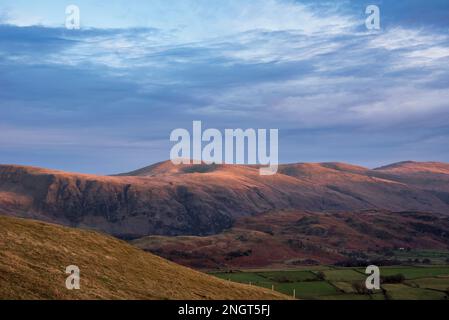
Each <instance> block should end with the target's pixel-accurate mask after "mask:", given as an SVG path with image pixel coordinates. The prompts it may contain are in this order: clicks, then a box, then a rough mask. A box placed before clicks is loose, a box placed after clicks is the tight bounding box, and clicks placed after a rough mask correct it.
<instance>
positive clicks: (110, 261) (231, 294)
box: [0, 217, 285, 299]
mask: <svg viewBox="0 0 449 320" xmlns="http://www.w3.org/2000/svg"><path fill="white" fill-rule="evenodd" d="M69 265H76V266H78V267H79V268H80V270H81V289H80V290H68V289H66V287H65V280H66V277H67V276H68V275H66V274H65V268H66V267H67V266H69ZM283 298H285V297H284V296H282V295H280V294H277V293H275V292H271V291H268V290H265V289H260V288H257V287H251V286H245V285H239V284H236V283H231V282H227V281H222V280H219V279H216V278H214V277H211V276H208V275H206V274H203V273H199V272H196V271H194V270H191V269H188V268H185V267H182V266H179V265H176V264H174V263H172V262H169V261H167V260H164V259H162V258H159V257H157V256H154V255H152V254H149V253H145V252H143V251H141V250H139V249H136V248H134V247H132V246H130V245H128V244H126V243H125V242H122V241H120V240H117V239H114V238H112V237H109V236H105V235H102V234H99V233H96V232H92V231H84V230H77V229H71V228H66V227H60V226H55V225H51V224H46V223H42V222H36V221H32V220H22V219H17V218H10V217H0V299H283Z"/></svg>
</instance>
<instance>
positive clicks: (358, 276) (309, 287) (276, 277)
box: [212, 265, 449, 300]
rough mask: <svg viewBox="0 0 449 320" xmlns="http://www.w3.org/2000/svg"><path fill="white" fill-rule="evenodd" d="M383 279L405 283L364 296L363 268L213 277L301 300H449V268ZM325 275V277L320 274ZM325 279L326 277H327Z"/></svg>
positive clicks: (409, 270) (386, 272)
mask: <svg viewBox="0 0 449 320" xmlns="http://www.w3.org/2000/svg"><path fill="white" fill-rule="evenodd" d="M380 270H381V276H391V275H397V274H402V275H403V276H404V278H405V279H404V281H402V283H383V284H382V288H381V290H377V291H375V292H366V293H360V292H358V290H357V289H356V287H355V286H354V283H364V282H365V279H366V277H367V275H365V273H364V271H365V270H364V269H361V268H340V267H333V266H321V267H320V268H315V267H313V268H310V270H307V269H306V268H304V267H301V268H300V269H298V270H276V271H269V270H248V271H234V272H221V273H212V274H213V275H215V276H217V277H219V278H222V279H225V280H229V281H234V282H240V283H246V284H251V285H256V286H260V287H264V288H268V289H274V290H276V291H279V292H282V293H284V294H287V295H290V296H293V294H295V297H296V298H298V299H313V300H316V299H318V300H447V299H449V266H448V265H445V266H436V265H432V266H397V267H381V268H380ZM320 272H321V274H320ZM323 276H324V277H323Z"/></svg>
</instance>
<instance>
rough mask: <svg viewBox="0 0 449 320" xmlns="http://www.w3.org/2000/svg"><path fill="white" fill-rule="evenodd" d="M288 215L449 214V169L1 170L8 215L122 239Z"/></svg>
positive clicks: (0, 197) (1, 203) (161, 166)
mask: <svg viewBox="0 0 449 320" xmlns="http://www.w3.org/2000/svg"><path fill="white" fill-rule="evenodd" d="M283 210H291V211H301V212H304V211H308V212H321V213H323V212H325V213H333V212H334V213H335V212H357V211H361V210H388V211H393V212H398V211H416V212H428V213H440V214H447V213H449V164H445V163H435V162H427V163H418V162H402V163H396V164H392V165H388V166H385V167H381V168H377V169H368V168H364V167H360V166H354V165H349V164H343V163H298V164H288V165H281V166H280V167H279V173H278V174H276V175H274V176H260V175H259V170H258V168H257V166H241V165H204V164H201V165H180V166H175V165H173V164H172V163H171V162H169V161H167V162H162V163H158V164H155V165H152V166H149V167H146V168H143V169H140V170H136V171H133V172H129V173H124V174H120V175H115V176H98V175H86V174H77V173H68V172H63V171H57V170H49V169H42V168H35V167H26V166H17V165H1V166H0V213H1V214H3V215H10V216H15V217H23V218H33V219H37V220H42V221H47V222H52V223H57V224H62V225H66V226H71V227H80V228H90V229H95V230H98V231H102V232H105V233H108V234H111V235H113V236H116V237H119V238H122V239H128V240H133V239H138V238H142V237H145V236H155V235H159V236H210V235H216V234H219V233H221V232H223V231H225V230H228V229H231V228H232V227H234V226H235V225H236V223H237V221H241V219H242V218H244V217H253V216H256V215H260V214H265V213H269V212H279V211H283Z"/></svg>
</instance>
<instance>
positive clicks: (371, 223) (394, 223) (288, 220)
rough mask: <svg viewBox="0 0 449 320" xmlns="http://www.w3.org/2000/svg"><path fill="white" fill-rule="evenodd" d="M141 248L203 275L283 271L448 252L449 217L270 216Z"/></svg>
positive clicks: (373, 213) (148, 240)
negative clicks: (402, 253) (394, 253)
mask: <svg viewBox="0 0 449 320" xmlns="http://www.w3.org/2000/svg"><path fill="white" fill-rule="evenodd" d="M132 243H133V244H134V245H136V246H137V247H140V248H142V249H144V250H147V251H150V252H153V253H156V254H157V255H160V256H163V257H165V258H167V259H170V260H173V261H175V262H177V263H180V264H183V265H188V266H192V267H195V268H203V269H213V268H217V269H226V268H231V269H232V268H253V267H257V268H261V267H262V268H283V267H286V266H290V267H292V266H296V265H310V264H333V263H336V262H342V261H347V260H352V259H354V258H366V256H367V255H369V256H377V257H380V256H383V255H384V254H385V253H388V252H390V251H391V250H392V249H394V248H407V249H408V248H410V249H432V250H442V251H446V250H447V249H448V248H449V216H448V215H442V214H436V213H422V212H390V211H379V210H369V211H362V212H341V213H314V212H301V211H281V212H270V213H266V214H263V215H258V216H252V217H242V218H239V219H238V220H237V221H236V223H235V225H234V227H233V228H232V229H230V230H226V231H225V232H222V233H220V234H217V235H213V236H208V237H192V236H180V237H162V236H149V237H144V238H141V239H137V240H134V241H133V242H132Z"/></svg>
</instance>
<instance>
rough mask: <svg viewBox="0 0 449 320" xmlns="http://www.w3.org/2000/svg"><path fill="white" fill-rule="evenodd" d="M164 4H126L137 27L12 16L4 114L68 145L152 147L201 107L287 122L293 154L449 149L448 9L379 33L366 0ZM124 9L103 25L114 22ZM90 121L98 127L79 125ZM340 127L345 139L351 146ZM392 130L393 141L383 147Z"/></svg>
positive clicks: (0, 66)
mask: <svg viewBox="0 0 449 320" xmlns="http://www.w3.org/2000/svg"><path fill="white" fill-rule="evenodd" d="M164 3H165V2H164ZM164 3H162V2H159V1H155V2H154V3H153V7H152V11H151V13H150V15H152V17H153V18H154V19H152V20H151V23H148V25H145V23H142V22H141V21H143V20H145V19H143V18H142V19H139V18H138V17H139V14H138V13H137V12H136V11H138V10H139V9H138V8H140V9H141V10H140V11H143V10H142V8H144V7H139V6H138V5H136V6H135V7H133V8H131V9H129V10H125V11H123V12H122V18H123V19H124V20H125V21H128V20H129V19H128V18H129V17H136V21H140V22H139V23H138V24H137V25H134V26H133V27H132V28H131V24H129V25H127V24H124V25H121V28H98V26H97V28H83V29H81V30H80V31H68V30H65V29H63V28H60V27H48V26H30V27H18V26H14V25H1V26H0V85H1V86H2V88H4V89H5V90H2V91H0V109H1V111H2V118H1V119H0V125H3V127H4V128H6V127H5V126H7V127H8V132H9V135H12V134H16V133H17V135H18V136H20V137H21V140H20V141H21V145H22V146H23V147H24V148H25V145H26V143H27V141H29V145H33V146H36V145H41V146H42V148H44V149H45V148H47V149H48V148H50V146H51V145H54V146H55V148H62V147H61V146H62V145H64V141H66V142H67V144H66V145H65V146H66V147H67V148H68V146H70V145H74V144H76V148H77V149H78V148H81V149H82V147H81V146H82V144H83V143H85V144H86V148H87V146H90V145H92V143H94V144H95V145H97V146H99V148H100V146H101V144H102V143H103V142H104V146H105V148H109V149H110V148H112V147H113V145H114V144H115V145H116V147H117V149H120V148H123V149H124V148H125V145H126V144H129V145H134V146H135V149H138V148H141V150H144V149H145V148H147V147H149V145H147V144H146V143H143V142H142V141H147V140H148V141H157V142H158V143H159V142H160V141H163V139H164V137H168V135H169V132H170V131H171V130H172V129H173V128H177V127H180V126H184V127H185V126H188V125H190V124H191V121H192V120H198V119H201V120H204V122H205V123H206V125H207V126H211V127H212V126H213V127H219V128H222V127H277V128H280V129H281V140H282V139H284V144H283V146H284V148H285V149H284V151H283V150H282V149H281V156H283V160H284V161H299V160H302V159H303V157H304V153H303V152H302V151H304V150H308V152H309V154H308V159H307V160H314V161H319V160H332V159H331V158H332V155H333V156H334V158H335V159H334V160H344V161H354V162H362V163H363V162H366V163H367V162H368V161H371V162H370V163H372V161H374V160H373V157H379V159H378V160H377V161H379V162H383V161H384V160H382V159H385V161H387V160H390V159H393V158H397V160H403V158H402V159H401V156H400V152H399V151H398V150H401V152H402V153H403V154H404V157H405V155H407V156H408V155H410V156H411V155H413V153H412V152H409V153H407V152H406V150H407V146H410V139H415V140H416V141H419V142H420V143H422V144H424V145H423V147H422V148H424V149H425V150H433V151H432V154H429V158H437V160H438V159H440V160H448V161H449V154H447V153H444V152H443V151H441V152H436V151H435V147H434V146H435V145H436V144H437V141H443V140H445V139H447V137H449V133H447V132H445V131H444V130H442V129H441V128H444V127H445V126H446V127H447V124H448V123H447V119H448V117H449V103H448V101H449V36H448V34H447V32H443V31H442V29H441V26H442V24H443V22H442V21H440V22H439V26H438V28H437V27H435V26H432V25H427V26H422V25H420V26H416V27H415V26H413V25H410V24H408V23H407V24H405V23H401V20H398V21H396V22H395V23H389V24H384V25H383V29H382V30H380V31H379V32H376V33H372V32H369V31H367V30H365V29H364V21H363V17H364V15H363V14H364V10H361V9H364V8H361V9H360V8H359V9H360V10H358V11H357V10H354V8H353V7H354V2H351V1H349V2H347V3H345V4H343V5H340V6H337V5H335V4H333V3H331V2H327V1H324V2H319V5H317V4H316V3H314V2H303V3H299V2H296V1H275V0H264V1H258V2H244V3H243V2H241V1H225V2H221V3H220V4H216V3H210V1H209V2H207V3H206V2H204V1H188V2H183V3H181V2H179V4H178V5H170V6H168V5H167V4H165V5H164ZM117 8H119V9H120V8H121V7H120V5H119V6H118V7H117ZM117 8H116V11H119V10H118V9H117ZM163 8H166V11H164V13H163V14H162V11H163ZM356 12H359V13H358V14H357V13H356ZM38 13H39V12H38ZM142 14H143V13H142ZM156 15H159V17H156ZM111 19H112V20H105V21H103V22H102V23H103V24H104V25H108V26H112V25H113V21H115V20H114V18H111ZM386 20H387V21H388V19H386ZM9 21H12V20H9ZM55 21H56V20H55ZM88 21H89V20H88ZM51 24H52V21H47V22H45V23H44V25H51ZM92 26H93V27H95V25H92ZM411 127H413V130H414V131H413V133H412V134H411V133H410V132H409V130H410V128H411ZM44 128H45V130H44ZM77 128H83V130H86V132H90V133H91V134H94V135H95V137H96V139H94V140H92V141H91V142H89V141H88V140H89V139H88V138H87V137H88V135H89V134H87V135H84V134H81V137H84V138H79V137H76V130H77ZM14 130H16V131H14ZM42 130H44V131H42ZM51 130H55V131H51ZM46 132H47V133H46ZM116 132H119V133H118V134H116ZM282 132H285V133H286V135H285V136H284V138H283V136H282ZM292 132H294V133H295V134H296V135H297V137H296V138H295V139H294V138H291V135H289V134H287V133H292ZM368 132H369V134H368ZM432 132H434V133H432ZM112 133H114V134H112ZM355 133H356V134H355ZM312 134H313V136H312ZM332 134H334V137H338V138H339V139H342V140H340V141H338V145H339V148H337V149H333V148H330V145H331V144H333V145H334V144H336V143H337V142H336V141H335V139H334V138H330V135H332ZM298 135H302V137H307V139H309V140H308V141H309V142H311V141H313V143H314V145H317V146H321V148H322V149H321V150H320V151H318V150H317V149H316V148H312V147H310V146H309V145H308V143H309V142H307V140H305V138H304V139H302V138H299V137H298ZM369 135H371V137H374V136H375V137H377V139H371V138H369ZM27 136H28V137H29V139H27ZM36 136H39V137H40V138H39V139H37V138H36ZM55 136H56V137H58V138H55ZM112 136H114V138H111V137H112ZM382 139H384V140H388V141H391V143H390V144H388V145H385V146H384V148H382V147H381V146H379V144H381V143H379V141H382ZM95 141H97V142H98V143H96V142H95ZM105 141H108V142H107V143H106V142H105ZM364 143H367V144H368V145H367V146H365V145H364ZM0 144H1V145H2V147H3V148H11V147H12V146H11V145H10V144H7V143H6V140H5V139H3V140H0ZM150 144H151V143H150ZM370 146H371V149H370ZM159 147H160V145H159ZM168 147H169V141H168V139H167V146H166V148H168ZM158 150H165V149H164V148H159V149H158ZM292 150H297V151H296V152H295V153H292ZM323 150H324V151H323ZM370 150H372V151H370ZM382 150H383V152H384V154H382ZM86 152H87V151H86ZM326 152H329V154H325V153H326ZM331 152H333V154H330V153H331ZM360 152H363V154H366V155H365V160H364V159H363V157H362V156H361V155H360ZM97 156H98V155H97ZM167 157H168V153H167V154H164V153H163V152H162V153H158V154H157V155H156V156H155V157H154V158H153V160H162V159H165V158H167ZM382 157H383V158H382ZM0 161H2V160H1V158H0ZM142 164H144V163H142ZM133 165H135V163H133ZM130 169H131V168H130Z"/></svg>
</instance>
